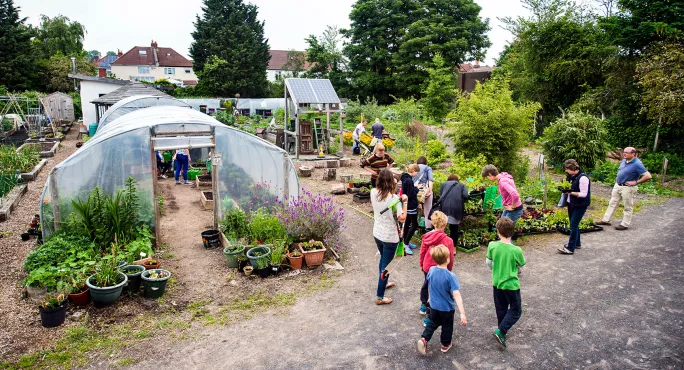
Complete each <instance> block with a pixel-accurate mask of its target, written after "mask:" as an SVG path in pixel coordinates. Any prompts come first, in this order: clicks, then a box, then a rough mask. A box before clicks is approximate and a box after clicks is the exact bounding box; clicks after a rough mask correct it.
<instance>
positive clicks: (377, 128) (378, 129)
mask: <svg viewBox="0 0 684 370" xmlns="http://www.w3.org/2000/svg"><path fill="white" fill-rule="evenodd" d="M384 130H385V125H383V124H382V123H380V118H376V119H375V123H374V124H373V126H371V132H372V133H373V137H374V138H376V139H378V141H380V142H382V132H383V131H384Z"/></svg>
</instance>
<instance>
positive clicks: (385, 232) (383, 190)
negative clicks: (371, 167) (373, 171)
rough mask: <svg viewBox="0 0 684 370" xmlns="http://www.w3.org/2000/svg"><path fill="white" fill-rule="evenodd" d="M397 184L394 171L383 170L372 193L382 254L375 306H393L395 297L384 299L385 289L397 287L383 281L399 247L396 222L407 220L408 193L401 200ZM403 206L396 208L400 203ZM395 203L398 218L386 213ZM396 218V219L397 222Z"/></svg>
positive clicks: (377, 239)
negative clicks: (386, 269)
mask: <svg viewBox="0 0 684 370" xmlns="http://www.w3.org/2000/svg"><path fill="white" fill-rule="evenodd" d="M396 190H397V184H396V182H395V181H394V176H393V175H392V172H391V171H388V170H384V171H380V173H379V175H378V187H377V188H373V189H372V190H371V193H370V198H371V204H372V205H373V213H374V214H375V218H374V221H373V239H375V245H376V246H377V248H378V251H379V252H380V265H379V271H378V290H377V292H376V295H375V304H377V305H385V304H390V303H392V298H389V297H385V290H386V289H389V288H392V287H394V286H396V285H397V284H396V283H395V282H389V277H387V278H385V279H383V271H384V270H385V268H386V267H387V266H388V265H389V264H390V262H392V260H393V259H394V255H395V254H396V252H397V246H398V245H399V232H398V230H397V221H399V222H404V221H405V220H406V203H407V200H408V197H407V196H406V194H404V195H402V196H401V198H399V196H398V195H397V194H396ZM399 200H400V201H401V205H396V204H395V203H396V202H397V201H399ZM393 204H395V208H396V216H395V214H394V211H392V210H390V211H389V212H384V213H382V212H383V211H385V210H386V209H388V208H389V207H390V206H391V205H393ZM395 217H396V219H395Z"/></svg>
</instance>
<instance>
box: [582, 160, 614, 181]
mask: <svg viewBox="0 0 684 370" xmlns="http://www.w3.org/2000/svg"><path fill="white" fill-rule="evenodd" d="M617 172H618V164H617V163H615V162H611V161H603V162H600V163H598V164H597V165H596V166H595V167H594V169H593V170H592V171H591V173H589V175H590V176H591V179H592V180H593V181H598V182H602V183H604V184H609V185H612V184H615V179H616V178H617Z"/></svg>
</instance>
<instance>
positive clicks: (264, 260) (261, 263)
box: [247, 246, 271, 278]
mask: <svg viewBox="0 0 684 370" xmlns="http://www.w3.org/2000/svg"><path fill="white" fill-rule="evenodd" d="M247 258H249V262H250V263H251V264H252V267H254V269H255V270H257V272H258V273H259V276H261V277H262V278H264V277H267V276H268V275H269V274H270V271H269V269H268V267H269V263H270V261H271V248H269V247H266V246H258V247H254V248H252V249H250V250H249V252H247Z"/></svg>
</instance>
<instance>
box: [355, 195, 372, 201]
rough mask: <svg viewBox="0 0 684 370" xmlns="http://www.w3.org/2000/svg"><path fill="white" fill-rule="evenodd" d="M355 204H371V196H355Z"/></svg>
mask: <svg viewBox="0 0 684 370" xmlns="http://www.w3.org/2000/svg"><path fill="white" fill-rule="evenodd" d="M354 202H356V203H368V202H370V194H354Z"/></svg>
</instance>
